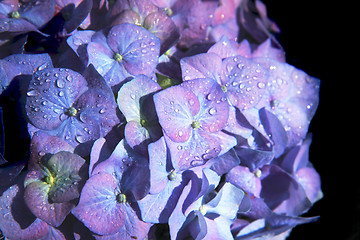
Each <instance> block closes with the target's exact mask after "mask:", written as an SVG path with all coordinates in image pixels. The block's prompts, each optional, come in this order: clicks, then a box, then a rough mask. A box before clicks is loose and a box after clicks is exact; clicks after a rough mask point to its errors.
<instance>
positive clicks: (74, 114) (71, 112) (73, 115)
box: [67, 107, 78, 117]
mask: <svg viewBox="0 0 360 240" xmlns="http://www.w3.org/2000/svg"><path fill="white" fill-rule="evenodd" d="M77 112H78V111H77V110H76V108H74V107H71V108H69V109H68V110H67V114H68V115H69V116H71V117H75V116H76V114H77Z"/></svg>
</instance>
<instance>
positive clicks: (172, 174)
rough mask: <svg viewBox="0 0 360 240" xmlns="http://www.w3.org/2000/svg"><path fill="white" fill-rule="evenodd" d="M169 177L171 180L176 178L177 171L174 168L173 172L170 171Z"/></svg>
mask: <svg viewBox="0 0 360 240" xmlns="http://www.w3.org/2000/svg"><path fill="white" fill-rule="evenodd" d="M168 179H169V180H170V181H174V180H175V179H176V172H175V170H174V169H173V170H171V172H170V173H169V175H168Z"/></svg>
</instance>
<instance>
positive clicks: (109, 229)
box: [72, 173, 126, 235]
mask: <svg viewBox="0 0 360 240" xmlns="http://www.w3.org/2000/svg"><path fill="white" fill-rule="evenodd" d="M118 193H120V190H119V187H118V183H117V181H116V179H115V178H114V177H113V176H112V175H110V174H108V173H99V174H96V175H93V176H92V177H91V178H89V180H88V181H87V182H86V184H85V186H84V188H83V190H82V192H81V197H80V202H79V205H77V206H76V208H74V209H73V210H72V214H74V216H75V217H77V218H78V219H79V220H80V221H82V222H83V223H84V224H85V226H87V227H88V228H89V229H90V230H91V231H93V232H94V233H96V234H100V235H110V234H114V233H116V232H118V231H119V230H120V229H121V228H122V227H123V226H124V224H125V214H126V213H125V208H126V207H125V206H124V205H123V204H126V203H119V202H117V200H116V196H117V194H118Z"/></svg>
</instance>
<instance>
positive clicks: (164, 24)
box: [144, 9, 180, 55]
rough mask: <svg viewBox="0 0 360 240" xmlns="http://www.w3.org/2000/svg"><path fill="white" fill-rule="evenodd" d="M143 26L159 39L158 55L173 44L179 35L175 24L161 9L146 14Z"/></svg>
mask: <svg viewBox="0 0 360 240" xmlns="http://www.w3.org/2000/svg"><path fill="white" fill-rule="evenodd" d="M144 27H145V28H146V29H147V30H148V31H150V32H151V33H152V34H154V35H155V36H157V37H158V38H159V39H160V41H161V49H160V55H162V54H163V53H164V52H166V50H168V49H169V48H170V47H171V46H173V45H174V44H175V43H176V41H177V40H178V39H179V37H180V34H179V30H178V28H177V26H176V25H175V23H174V22H173V21H172V20H171V19H170V18H169V17H168V16H167V15H166V13H165V11H163V10H162V9H159V10H158V11H155V12H153V13H151V14H149V15H147V16H146V18H145V21H144Z"/></svg>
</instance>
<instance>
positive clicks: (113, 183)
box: [0, 0, 322, 240]
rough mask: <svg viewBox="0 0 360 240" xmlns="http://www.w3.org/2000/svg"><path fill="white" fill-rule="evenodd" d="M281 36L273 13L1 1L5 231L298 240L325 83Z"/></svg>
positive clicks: (198, 4) (198, 6)
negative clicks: (289, 59)
mask: <svg viewBox="0 0 360 240" xmlns="http://www.w3.org/2000/svg"><path fill="white" fill-rule="evenodd" d="M277 31H279V29H278V27H277V26H276V24H275V23H274V22H272V21H271V20H270V19H268V18H267V15H266V7H265V5H264V4H263V3H262V2H261V1H259V0H215V1H203V0H116V1H114V0H101V1H100V0H30V1H17V0H4V1H1V2H0V36H1V40H0V58H1V59H0V85H1V88H0V94H1V96H0V123H1V126H0V132H1V138H0V179H1V181H0V233H1V234H2V235H3V236H4V237H5V238H6V239H27V240H29V239H56V240H61V239H98V240H100V239H102V240H115V239H128V240H132V239H172V240H177V239H179V240H183V239H196V240H198V239H209V240H210V239H218V240H233V239H235V240H241V239H260V238H261V239H285V238H286V237H287V236H288V235H289V234H290V232H291V230H292V228H293V227H295V226H297V225H299V224H304V223H310V222H313V221H316V220H317V218H318V217H316V216H315V217H302V216H301V215H302V214H303V213H305V212H306V211H308V210H309V209H310V208H311V206H312V205H313V204H314V203H315V202H316V201H318V200H319V199H321V197H322V192H321V187H320V176H319V174H318V173H317V172H316V170H315V169H314V168H313V166H312V164H311V163H310V162H309V158H308V157H309V147H310V144H311V134H309V133H308V127H309V123H310V121H311V119H312V117H313V116H314V114H315V111H316V108H317V106H318V101H319V84H320V82H319V80H318V79H316V78H314V77H311V76H309V75H307V74H306V73H305V72H303V71H302V70H299V69H297V68H296V67H294V66H291V65H289V64H287V63H286V62H285V53H284V51H283V49H282V48H281V45H280V44H279V42H278V41H277V40H276V39H275V37H274V35H273V34H272V33H274V32H277ZM9 104H10V106H11V107H8V106H9ZM14 116H15V117H14ZM11 117H12V118H11ZM9 119H10V120H9ZM3 120H4V121H3ZM10 121H12V124H14V123H15V125H16V127H15V128H16V129H17V130H16V131H14V128H11V126H10V124H9V122H10ZM9 129H10V130H9ZM9 134H10V135H11V137H10V136H8V135H9ZM14 139H15V140H14ZM8 142H10V143H14V142H17V143H19V144H20V143H23V144H22V145H23V147H22V148H24V149H26V150H25V151H24V152H23V153H19V150H17V151H16V150H15V151H14V150H13V149H12V147H13V146H11V144H10V145H9V144H8ZM15 152H17V153H16V154H15Z"/></svg>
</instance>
